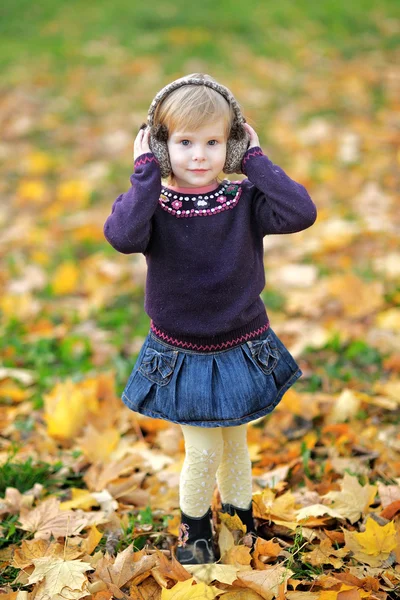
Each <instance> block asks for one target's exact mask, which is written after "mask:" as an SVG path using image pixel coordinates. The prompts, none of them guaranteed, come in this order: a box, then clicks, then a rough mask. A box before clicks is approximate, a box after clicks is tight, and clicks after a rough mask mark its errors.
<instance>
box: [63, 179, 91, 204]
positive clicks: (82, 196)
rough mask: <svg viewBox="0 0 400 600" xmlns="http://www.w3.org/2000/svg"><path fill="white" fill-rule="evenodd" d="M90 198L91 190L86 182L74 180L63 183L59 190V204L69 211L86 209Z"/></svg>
mask: <svg viewBox="0 0 400 600" xmlns="http://www.w3.org/2000/svg"><path fill="white" fill-rule="evenodd" d="M89 198H90V190H89V187H88V185H87V183H86V182H85V181H81V180H78V179H73V180H70V181H64V182H63V183H61V184H60V185H59V187H58V190H57V202H60V203H61V204H63V205H65V207H66V208H67V209H71V208H84V207H85V206H87V204H88V202H89Z"/></svg>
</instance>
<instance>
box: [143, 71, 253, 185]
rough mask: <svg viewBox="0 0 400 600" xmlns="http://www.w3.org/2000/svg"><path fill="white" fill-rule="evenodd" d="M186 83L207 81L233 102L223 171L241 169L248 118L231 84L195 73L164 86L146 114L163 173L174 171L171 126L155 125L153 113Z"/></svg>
mask: <svg viewBox="0 0 400 600" xmlns="http://www.w3.org/2000/svg"><path fill="white" fill-rule="evenodd" d="M184 85H205V86H207V87H210V88H212V89H213V90H215V91H217V92H219V93H220V94H221V95H222V96H223V97H224V98H225V100H227V102H229V104H230V105H231V106H232V108H233V112H234V119H233V122H232V127H231V131H230V135H229V138H228V140H227V145H226V161H225V165H224V168H223V171H224V173H227V174H228V173H242V168H241V164H242V159H243V156H244V153H245V152H246V150H247V147H248V145H249V135H248V133H247V131H246V129H245V128H244V127H243V123H245V122H246V120H245V118H244V117H243V115H242V113H241V110H240V107H239V105H238V103H237V101H236V99H235V97H234V96H233V94H232V93H231V92H230V90H229V89H228V88H226V87H225V86H223V85H220V84H219V83H217V82H216V81H209V80H207V79H200V78H196V77H182V78H181V79H177V80H176V81H173V82H172V83H170V84H168V85H167V86H165V87H164V88H163V89H162V90H160V91H159V92H158V94H157V95H156V96H155V98H154V100H153V102H152V103H151V105H150V108H149V113H148V116H147V124H148V126H149V127H150V136H149V146H150V150H151V151H152V152H153V154H154V155H155V157H156V158H157V160H158V162H159V164H160V169H161V177H163V178H166V177H168V176H169V175H171V162H170V160H169V153H168V146H167V141H168V130H167V127H166V126H165V125H154V114H155V111H156V108H157V106H158V105H159V104H160V103H161V102H162V101H163V100H164V99H165V98H166V97H167V96H168V94H170V93H171V92H173V91H174V90H176V89H178V88H180V87H182V86H184Z"/></svg>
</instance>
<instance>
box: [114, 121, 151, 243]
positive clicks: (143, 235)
mask: <svg viewBox="0 0 400 600" xmlns="http://www.w3.org/2000/svg"><path fill="white" fill-rule="evenodd" d="M139 135H140V136H141V142H142V143H143V132H142V133H140V132H139V134H138V137H139ZM137 140H138V138H136V142H135V153H136V152H137V151H138V150H137ZM140 148H141V149H145V150H147V148H148V146H146V144H145V143H143V145H142V146H141V147H140ZM130 182H131V184H132V185H131V188H130V189H129V190H128V191H127V192H125V193H124V194H121V195H120V196H118V198H117V199H116V200H115V202H114V204H113V205H112V209H111V214H110V216H109V217H108V218H107V220H106V222H105V224H104V236H105V238H106V240H107V241H108V242H109V243H110V244H111V246H112V247H113V248H115V249H116V250H118V252H122V253H123V254H132V253H133V252H142V253H144V252H145V251H146V248H147V245H148V243H149V240H150V235H151V219H152V216H153V215H154V213H155V211H156V208H157V206H158V201H159V198H160V193H161V173H160V167H159V164H158V162H157V159H156V158H155V156H154V154H153V153H152V152H150V151H149V152H144V153H141V154H138V156H137V158H136V160H135V172H134V173H133V174H132V175H131V176H130Z"/></svg>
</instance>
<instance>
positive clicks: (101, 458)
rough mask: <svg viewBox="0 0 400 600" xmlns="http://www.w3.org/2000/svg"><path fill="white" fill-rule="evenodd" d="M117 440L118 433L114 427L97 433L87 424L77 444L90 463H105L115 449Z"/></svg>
mask: <svg viewBox="0 0 400 600" xmlns="http://www.w3.org/2000/svg"><path fill="white" fill-rule="evenodd" d="M119 440H120V433H119V431H118V430H117V429H116V428H115V427H109V428H108V429H104V430H102V431H98V430H97V429H96V428H95V427H93V425H92V424H91V423H89V424H88V425H87V427H86V428H85V433H84V435H83V436H82V437H81V438H79V439H78V444H79V447H80V449H81V450H83V452H84V454H85V456H86V457H87V458H88V460H89V461H90V462H92V463H93V462H105V461H106V460H108V458H109V456H110V454H111V452H112V451H113V450H115V448H116V447H117V445H118V442H119Z"/></svg>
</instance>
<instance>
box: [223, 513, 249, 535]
mask: <svg viewBox="0 0 400 600" xmlns="http://www.w3.org/2000/svg"><path fill="white" fill-rule="evenodd" d="M219 516H220V518H221V522H222V523H223V524H224V525H226V527H227V528H228V529H229V531H243V533H246V530H247V527H246V525H243V523H242V521H241V520H240V517H239V516H238V515H237V513H235V514H234V515H233V516H231V515H228V514H227V513H222V512H220V513H219Z"/></svg>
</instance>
